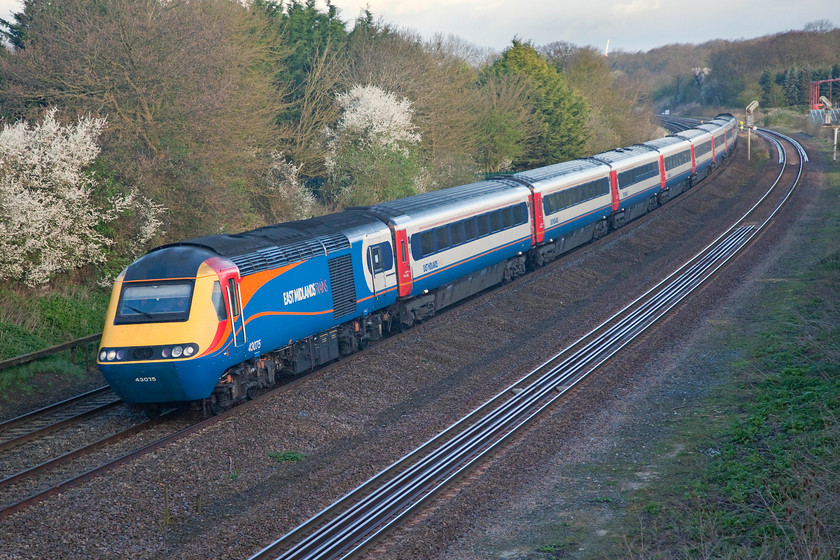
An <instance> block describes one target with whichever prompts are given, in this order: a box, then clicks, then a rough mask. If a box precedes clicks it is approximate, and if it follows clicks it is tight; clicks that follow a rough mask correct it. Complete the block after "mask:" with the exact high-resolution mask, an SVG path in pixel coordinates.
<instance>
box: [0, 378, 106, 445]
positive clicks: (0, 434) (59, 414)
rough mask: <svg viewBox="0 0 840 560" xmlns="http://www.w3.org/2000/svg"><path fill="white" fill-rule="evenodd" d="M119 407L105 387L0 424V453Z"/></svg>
mask: <svg viewBox="0 0 840 560" xmlns="http://www.w3.org/2000/svg"><path fill="white" fill-rule="evenodd" d="M121 403H122V400H121V399H120V398H119V397H117V396H116V395H114V393H113V392H112V391H111V388H110V387H108V386H105V387H99V388H98V389H94V390H92V391H88V392H86V393H82V394H80V395H76V396H75V397H72V398H69V399H67V400H64V401H61V402H58V403H55V404H51V405H49V406H46V407H44V408H40V409H38V410H34V411H32V412H29V413H27V414H24V415H21V416H18V417H16V418H12V419H11V420H6V421H5V422H2V423H0V452H4V451H6V450H8V449H11V448H13V447H16V446H18V445H22V444H24V443H27V442H30V441H33V440H35V439H38V438H42V437H45V436H47V435H49V434H51V433H53V432H55V431H58V430H61V429H63V428H66V427H67V426H71V425H73V424H77V423H79V422H81V421H82V420H84V419H85V418H89V417H91V416H94V415H97V414H100V413H102V412H105V411H107V410H110V409H112V408H114V407H116V406H118V405H120V404H121Z"/></svg>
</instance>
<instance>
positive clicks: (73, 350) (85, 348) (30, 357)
mask: <svg viewBox="0 0 840 560" xmlns="http://www.w3.org/2000/svg"><path fill="white" fill-rule="evenodd" d="M100 338H102V334H101V333H100V334H92V335H90V336H86V337H84V338H77V339H76V340H71V341H70V342H65V343H64V344H59V345H58V346H53V347H51V348H45V349H43V350H38V351H37V352H32V353H31V354H24V355H23V356H17V357H15V358H9V359H8V360H3V361H0V371H2V370H4V369H8V368H10V367H14V366H21V365H23V364H28V363H29V362H34V361H35V360H40V359H41V358H48V357H50V356H53V355H55V354H59V353H61V352H64V351H66V350H69V351H70V361H71V362H73V363H74V364H75V363H79V362H77V360H78V359H81V363H83V364H84V365H89V364H90V362H91V358H92V357H93V356H95V353H96V349H97V343H98V342H99V339H100ZM91 347H93V349H92V350H91ZM94 359H95V358H94Z"/></svg>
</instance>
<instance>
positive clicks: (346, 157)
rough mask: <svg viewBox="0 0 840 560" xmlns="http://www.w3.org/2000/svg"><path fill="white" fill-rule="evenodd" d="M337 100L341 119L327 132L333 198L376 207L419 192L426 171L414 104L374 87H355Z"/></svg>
mask: <svg viewBox="0 0 840 560" xmlns="http://www.w3.org/2000/svg"><path fill="white" fill-rule="evenodd" d="M336 99H337V101H338V103H339V105H340V106H341V109H342V116H341V118H340V119H339V121H338V123H337V125H336V127H335V129H330V128H327V129H326V131H325V134H326V139H327V150H326V154H327V155H326V167H327V170H328V172H329V174H330V178H331V183H332V185H331V189H328V195H329V196H331V197H332V198H334V199H335V200H336V201H338V202H341V203H344V204H371V203H375V202H379V201H382V200H387V199H390V198H396V197H399V196H408V195H410V194H413V193H415V192H416V191H417V187H418V185H419V183H418V178H420V177H422V176H423V172H422V171H423V170H422V166H421V164H420V158H419V154H418V146H419V144H420V135H419V134H418V133H417V131H416V128H415V126H414V125H413V124H412V122H411V119H412V116H413V109H412V107H411V101H410V100H408V99H405V98H402V99H399V98H397V96H396V95H394V94H393V93H389V92H386V91H384V90H382V89H380V88H378V87H377V86H374V85H364V86H363V85H355V86H353V88H351V89H350V91H348V92H346V93H341V94H338V95H337V96H336Z"/></svg>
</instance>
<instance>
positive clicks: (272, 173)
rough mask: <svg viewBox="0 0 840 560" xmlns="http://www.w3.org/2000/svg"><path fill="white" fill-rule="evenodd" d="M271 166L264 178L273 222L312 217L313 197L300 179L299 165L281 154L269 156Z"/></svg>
mask: <svg viewBox="0 0 840 560" xmlns="http://www.w3.org/2000/svg"><path fill="white" fill-rule="evenodd" d="M271 159H272V164H271V167H270V168H269V170H268V174H267V175H266V178H265V183H266V186H267V187H268V193H269V197H270V199H271V202H270V206H271V212H272V215H273V217H274V219H275V220H277V221H278V222H279V221H286V220H302V219H305V218H309V217H311V216H312V209H313V208H314V207H315V196H314V195H313V194H312V193H311V192H310V191H309V190H308V189H307V188H306V186H305V185H304V184H303V182H302V181H301V179H300V167H301V166H300V165H295V164H294V163H291V162H289V161H286V158H285V157H284V156H283V154H281V153H279V152H274V153H272V154H271Z"/></svg>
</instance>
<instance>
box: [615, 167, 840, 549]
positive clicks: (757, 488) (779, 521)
mask: <svg viewBox="0 0 840 560" xmlns="http://www.w3.org/2000/svg"><path fill="white" fill-rule="evenodd" d="M829 184H830V185H831V196H830V197H829V198H832V199H834V200H837V198H838V195H840V172H836V171H835V172H833V173H831V174H830V176H829ZM829 213H830V215H829V216H828V217H827V218H828V219H826V220H824V221H823V222H822V224H823V227H822V228H821V229H822V231H820V232H819V235H816V234H815V235H814V236H813V237H812V243H814V244H815V245H817V246H818V250H822V251H823V256H822V257H819V258H818V259H817V260H816V263H815V264H814V265H813V266H810V267H802V268H803V269H802V270H799V271H796V272H791V274H789V275H788V276H787V277H784V278H782V279H781V280H780V281H777V282H774V283H769V284H768V287H767V288H766V289H765V293H764V295H763V296H762V298H761V301H762V302H763V305H762V309H761V310H760V314H759V319H757V321H758V324H757V325H753V328H756V329H757V330H756V331H755V332H753V333H751V334H747V335H746V336H744V335H743V334H742V335H741V338H739V341H738V343H739V344H740V347H742V348H745V349H747V353H746V356H747V357H746V358H745V359H742V360H739V361H738V362H736V363H733V364H731V367H732V370H733V373H734V374H735V375H734V377H733V381H732V382H731V383H729V384H727V385H726V386H725V387H723V388H721V390H720V391H719V394H717V395H716V396H715V397H714V398H713V399H710V400H709V402H706V403H705V404H704V407H705V408H706V409H709V408H712V409H717V410H722V411H723V414H720V415H715V416H717V418H714V419H713V418H708V417H707V418H704V417H703V415H702V414H701V415H700V416H699V417H697V416H695V417H694V418H693V419H690V420H688V421H686V422H685V423H684V425H683V426H682V433H681V434H677V435H676V436H675V437H678V438H681V439H688V436H686V433H690V434H691V436H690V437H691V438H692V439H693V440H694V441H698V442H700V443H699V444H698V447H699V448H700V449H705V450H706V452H705V453H694V454H685V455H681V456H680V457H678V458H677V459H676V460H674V461H673V462H672V463H671V464H670V465H668V466H666V467H665V468H663V471H664V472H663V475H662V478H661V480H660V481H659V484H657V485H655V486H652V487H651V488H649V489H646V490H645V491H644V492H640V493H637V494H636V495H635V496H633V497H631V502H630V505H629V506H628V508H627V513H628V514H631V515H628V518H631V519H634V520H637V525H636V526H630V525H626V526H624V527H623V531H624V533H625V539H626V540H625V543H626V544H625V547H626V549H625V552H626V553H628V555H629V556H632V557H635V558H699V557H711V558H739V559H740V558H744V559H749V558H838V557H840V326H839V325H840V251H838V250H837V249H835V247H836V245H837V240H838V239H840V205H838V206H837V207H834V208H833V209H832V210H829ZM709 416H712V415H709Z"/></svg>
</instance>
